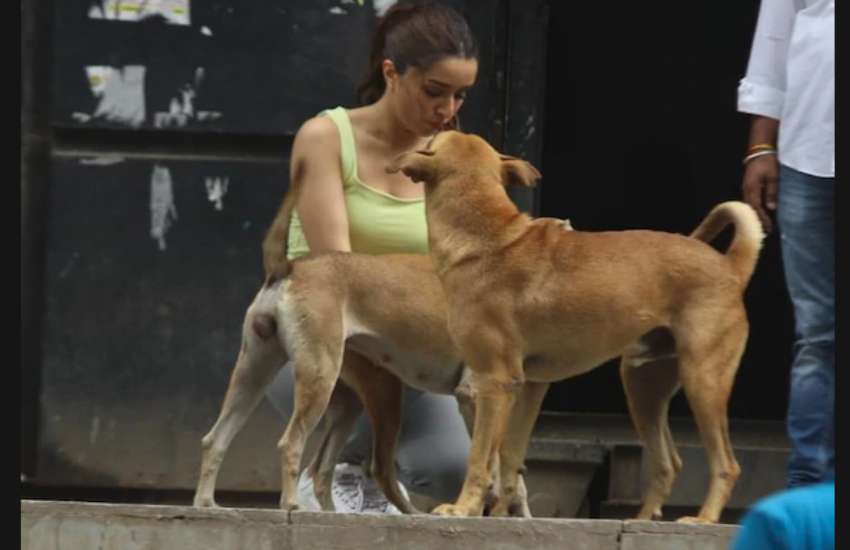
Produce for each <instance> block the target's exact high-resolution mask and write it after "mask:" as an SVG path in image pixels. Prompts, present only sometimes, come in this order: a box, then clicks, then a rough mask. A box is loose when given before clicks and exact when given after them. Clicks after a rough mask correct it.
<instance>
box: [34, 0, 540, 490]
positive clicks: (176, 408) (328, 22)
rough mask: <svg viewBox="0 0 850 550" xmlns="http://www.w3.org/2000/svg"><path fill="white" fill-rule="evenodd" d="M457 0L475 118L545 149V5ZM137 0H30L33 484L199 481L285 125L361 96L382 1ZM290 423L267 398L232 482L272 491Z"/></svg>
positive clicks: (229, 474)
mask: <svg viewBox="0 0 850 550" xmlns="http://www.w3.org/2000/svg"><path fill="white" fill-rule="evenodd" d="M447 3H449V4H451V5H453V6H454V7H456V8H457V9H459V10H460V11H461V12H462V13H464V14H465V15H466V16H467V19H468V20H469V21H470V23H471V26H472V28H473V32H474V33H475V35H476V36H477V38H478V39H479V41H480V43H481V59H480V71H479V75H480V76H479V80H478V83H477V84H476V86H475V88H474V89H473V90H472V91H471V93H470V95H469V98H468V101H467V103H466V105H465V107H464V110H463V112H462V113H461V115H462V123H463V127H464V129H466V130H468V131H471V132H475V133H478V134H481V135H483V136H484V137H486V138H487V139H488V140H489V141H490V142H491V143H493V144H494V145H495V146H497V147H499V148H501V149H503V150H504V151H505V152H508V153H512V154H519V155H524V156H527V157H530V158H531V160H533V161H535V157H538V158H539V155H540V151H541V149H542V147H541V140H542V132H541V122H540V117H541V111H540V109H541V107H542V102H541V101H540V99H542V93H543V85H544V81H543V80H542V79H540V78H539V75H538V76H537V78H536V79H535V77H534V73H535V72H536V71H538V69H539V68H540V65H541V63H542V61H541V60H542V59H544V54H543V52H542V51H541V50H542V48H543V47H544V44H543V39H542V37H543V36H544V35H545V33H544V32H543V30H542V29H543V28H545V21H546V3H545V2H542V1H539V2H538V1H535V2H531V3H520V2H508V1H507V0H487V1H480V0H479V1H471V0H469V1H464V0H452V1H447ZM141 4H142V2H137V3H134V2H132V1H130V2H122V3H120V5H119V4H118V3H114V2H100V1H91V2H88V1H86V2H84V1H76V2H74V1H50V0H36V1H34V2H29V3H24V4H23V15H22V17H23V19H22V30H23V32H22V61H23V65H24V74H23V75H22V76H23V79H22V82H23V84H22V92H23V102H22V145H23V153H22V161H21V165H22V204H21V209H22V243H21V244H22V270H21V274H22V284H21V291H22V306H21V320H22V348H23V358H22V364H21V368H22V396H23V399H22V413H23V415H22V441H21V442H22V455H21V456H22V461H21V462H22V466H21V468H22V472H23V473H25V474H27V476H28V477H29V478H30V480H31V481H32V482H33V483H35V484H37V485H42V486H70V487H74V486H88V487H133V488H156V489H191V488H192V487H193V486H194V483H195V481H196V475H197V468H198V460H199V457H200V447H199V445H200V437H201V436H202V435H203V433H205V431H206V430H207V429H208V428H209V427H210V426H211V424H212V422H213V421H214V420H215V417H216V415H217V414H218V408H219V406H220V403H221V399H222V398H223V395H224V390H225V388H226V384H227V381H228V377H229V374H230V370H231V368H232V365H233V361H234V360H235V358H236V354H237V351H238V345H239V337H240V328H241V323H242V318H243V315H244V312H245V309H246V308H247V306H248V304H249V303H250V300H251V299H252V298H253V295H254V293H255V292H256V291H257V289H258V287H259V284H260V282H261V257H260V241H261V239H262V236H263V233H264V231H265V229H266V227H267V225H268V223H269V222H270V221H271V219H272V216H273V215H274V212H275V211H276V208H277V206H278V204H279V202H280V200H281V198H282V196H283V194H284V192H285V190H286V188H287V184H288V154H289V149H290V147H291V143H292V138H293V135H294V133H295V131H296V130H297V128H298V127H299V125H300V124H301V123H302V122H303V121H304V120H305V119H307V118H309V117H310V116H312V115H314V114H316V113H317V112H319V111H320V110H321V109H324V108H327V107H333V106H335V105H347V106H351V105H352V104H353V102H354V89H355V86H356V84H357V83H358V82H359V80H360V78H361V76H362V71H363V69H364V68H365V62H366V56H367V54H368V40H369V37H370V35H371V32H372V30H373V28H374V25H375V22H376V10H377V9H378V8H379V7H381V5H383V4H385V3H373V2H371V1H359V0H338V1H316V0H309V1H308V0H303V1H300V0H298V1H296V0H292V1H287V2H267V1H261V0H257V1H253V2H236V1H233V0H220V1H217V0H214V1H211V2H189V1H187V2H177V1H175V2H172V3H164V4H166V5H170V6H171V11H169V12H164V13H160V14H158V15H155V16H153V17H147V18H144V19H142V20H138V21H134V20H133V19H134V17H135V15H137V14H138V11H135V12H134V11H133V10H134V9H135V10H138V9H140V6H141ZM376 4H379V5H377V6H376ZM116 6H119V8H118V9H119V11H118V12H114V11H112V12H111V11H110V10H111V9H114V8H115V7H116ZM120 6H123V8H121V7H120ZM175 7H176V8H177V10H176V11H175V10H174V8H175ZM514 97H515V98H519V99H523V98H526V99H527V100H524V101H521V102H519V101H511V99H510V98H514ZM515 200H517V202H518V203H519V204H520V205H521V206H522V207H523V208H525V209H529V210H530V209H533V208H534V194H533V193H531V194H528V193H526V194H520V195H517V196H515ZM282 428H283V425H282V424H281V421H280V419H279V418H278V417H277V416H276V414H275V413H274V412H273V411H272V409H271V408H270V407H269V406H268V405H267V404H265V403H263V404H261V406H260V408H259V409H258V411H257V413H255V415H254V417H252V419H251V421H250V422H249V425H248V426H247V427H246V429H245V430H244V432H243V433H242V434H240V436H239V437H238V438H237V440H236V442H235V445H234V448H233V451H232V452H231V455H230V456H229V458H228V460H227V461H226V462H225V466H224V469H223V472H222V479H221V487H222V488H223V489H236V490H249V491H254V490H274V488H275V487H276V486H277V484H278V479H279V472H278V471H277V469H278V468H277V452H276V450H275V448H274V445H275V442H276V441H277V439H278V438H279V436H280V433H281V432H282Z"/></svg>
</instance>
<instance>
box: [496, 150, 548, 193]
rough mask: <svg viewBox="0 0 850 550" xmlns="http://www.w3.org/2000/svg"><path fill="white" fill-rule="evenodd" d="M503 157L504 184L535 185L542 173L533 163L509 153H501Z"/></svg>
mask: <svg viewBox="0 0 850 550" xmlns="http://www.w3.org/2000/svg"><path fill="white" fill-rule="evenodd" d="M499 158H501V159H502V183H503V184H504V185H522V186H523V187H533V186H534V184H535V183H537V180H539V179H540V177H541V174H540V172H539V171H538V170H537V168H535V167H534V166H532V165H531V163H530V162H526V161H524V160H522V159H520V158H517V157H512V156H509V155H499Z"/></svg>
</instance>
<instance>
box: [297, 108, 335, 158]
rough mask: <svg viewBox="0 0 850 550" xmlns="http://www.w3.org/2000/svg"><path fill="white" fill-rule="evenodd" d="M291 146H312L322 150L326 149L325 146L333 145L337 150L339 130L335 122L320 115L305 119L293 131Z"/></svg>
mask: <svg viewBox="0 0 850 550" xmlns="http://www.w3.org/2000/svg"><path fill="white" fill-rule="evenodd" d="M293 146H295V147H299V146H301V147H303V148H307V149H308V150H311V149H312V148H313V147H320V148H322V149H324V150H327V147H334V148H335V149H336V150H339V132H338V131H337V129H336V124H334V122H333V121H332V120H331V119H330V118H328V117H326V116H322V115H318V116H314V117H313V118H310V119H307V120H306V121H305V122H304V124H302V125H301V127H300V128H299V129H298V131H297V132H296V133H295V142H294V144H293Z"/></svg>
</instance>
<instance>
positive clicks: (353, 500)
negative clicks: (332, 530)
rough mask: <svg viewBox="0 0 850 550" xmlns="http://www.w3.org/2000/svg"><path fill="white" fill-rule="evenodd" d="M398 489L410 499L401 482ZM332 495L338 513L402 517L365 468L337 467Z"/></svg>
mask: <svg viewBox="0 0 850 550" xmlns="http://www.w3.org/2000/svg"><path fill="white" fill-rule="evenodd" d="M398 487H399V490H400V491H401V493H402V494H403V495H404V497H405V498H409V497H408V495H407V489H405V487H404V485H402V484H401V482H398ZM331 495H332V496H333V499H334V506H335V507H336V509H337V511H338V512H361V513H364V514H390V515H394V516H399V515H401V510H399V509H398V508H396V507H395V505H393V504H392V503H391V502H390V501H389V500H387V497H386V495H384V491H382V490H381V488H380V487H379V486H378V484H377V483H376V482H375V480H374V479H372V478H371V477H368V476H366V475H365V474H364V473H363V468H361V467H360V466H359V465H356V464H348V463H344V462H343V463H340V464H337V465H336V468H335V469H334V482H333V486H332V489H331Z"/></svg>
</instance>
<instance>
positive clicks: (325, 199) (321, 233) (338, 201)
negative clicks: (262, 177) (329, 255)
mask: <svg viewBox="0 0 850 550" xmlns="http://www.w3.org/2000/svg"><path fill="white" fill-rule="evenodd" d="M289 181H290V185H296V184H298V185H300V191H299V196H298V202H297V203H296V205H295V209H296V211H297V212H298V217H299V218H300V220H301V227H302V228H303V230H304V237H305V238H306V239H307V245H308V246H309V247H310V252H314V253H315V252H328V251H331V250H338V251H342V252H350V251H351V241H350V239H349V236H348V215H347V213H346V209H345V195H344V193H343V185H342V168H341V166H340V144H339V132H338V130H337V128H336V125H335V124H334V123H333V121H332V120H330V119H329V118H327V117H322V116H320V117H315V118H311V119H310V120H308V121H307V122H305V123H304V124H303V125H302V126H301V128H300V129H299V130H298V133H296V134H295V141H294V143H293V145H292V157H291V160H290V175H289Z"/></svg>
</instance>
